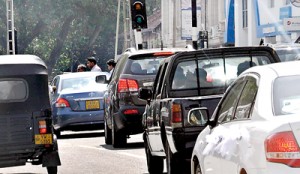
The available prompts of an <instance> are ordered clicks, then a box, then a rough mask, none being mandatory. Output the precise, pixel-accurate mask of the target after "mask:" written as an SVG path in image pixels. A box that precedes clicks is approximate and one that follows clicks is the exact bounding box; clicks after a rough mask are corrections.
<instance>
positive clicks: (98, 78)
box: [95, 75, 107, 84]
mask: <svg viewBox="0 0 300 174" xmlns="http://www.w3.org/2000/svg"><path fill="white" fill-rule="evenodd" d="M95 80H96V82H97V83H101V84H104V83H107V79H106V75H98V76H96V79H95Z"/></svg>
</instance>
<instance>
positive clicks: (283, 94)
mask: <svg viewBox="0 0 300 174" xmlns="http://www.w3.org/2000/svg"><path fill="white" fill-rule="evenodd" d="M286 84H293V85H286ZM299 88H300V76H286V77H280V78H277V79H275V81H274V86H273V108H274V111H275V115H289V114H296V113H297V114H299V113H300V107H299V105H300V90H299Z"/></svg>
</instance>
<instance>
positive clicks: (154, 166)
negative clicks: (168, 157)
mask: <svg viewBox="0 0 300 174" xmlns="http://www.w3.org/2000/svg"><path fill="white" fill-rule="evenodd" d="M145 151H146V157H147V166H148V172H149V174H160V173H162V172H163V170H164V160H163V158H161V157H158V156H152V154H151V152H150V149H149V147H148V145H147V143H145Z"/></svg>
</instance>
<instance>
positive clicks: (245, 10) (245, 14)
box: [242, 0, 248, 28]
mask: <svg viewBox="0 0 300 174" xmlns="http://www.w3.org/2000/svg"><path fill="white" fill-rule="evenodd" d="M242 8H243V9H242V11H243V28H246V27H248V5H247V0H243V1H242Z"/></svg>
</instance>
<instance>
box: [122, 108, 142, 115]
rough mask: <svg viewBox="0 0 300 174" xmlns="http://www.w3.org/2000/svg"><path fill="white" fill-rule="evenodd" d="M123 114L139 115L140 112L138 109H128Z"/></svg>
mask: <svg viewBox="0 0 300 174" xmlns="http://www.w3.org/2000/svg"><path fill="white" fill-rule="evenodd" d="M123 113H124V114H125V115H134V114H138V113H139V111H138V110H137V109H126V110H125V111H124V112H123Z"/></svg>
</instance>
